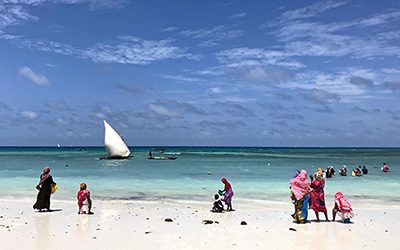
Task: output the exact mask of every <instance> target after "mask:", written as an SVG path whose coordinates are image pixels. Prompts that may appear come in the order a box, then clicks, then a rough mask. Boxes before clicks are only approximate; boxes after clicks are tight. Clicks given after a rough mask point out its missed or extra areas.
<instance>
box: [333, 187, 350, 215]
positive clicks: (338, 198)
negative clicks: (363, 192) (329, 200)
mask: <svg viewBox="0 0 400 250" xmlns="http://www.w3.org/2000/svg"><path fill="white" fill-rule="evenodd" d="M335 203H336V204H337V206H338V208H339V210H340V211H341V212H345V213H349V212H351V211H353V209H352V208H351V205H350V201H349V199H347V198H344V197H343V194H342V192H337V193H336V194H335Z"/></svg>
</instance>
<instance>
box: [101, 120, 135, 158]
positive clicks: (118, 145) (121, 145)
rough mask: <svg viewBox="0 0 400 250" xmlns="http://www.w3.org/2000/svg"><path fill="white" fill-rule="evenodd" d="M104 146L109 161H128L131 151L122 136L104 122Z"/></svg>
mask: <svg viewBox="0 0 400 250" xmlns="http://www.w3.org/2000/svg"><path fill="white" fill-rule="evenodd" d="M104 145H105V147H106V150H107V153H108V157H107V158H109V159H126V158H128V157H129V156H130V155H131V151H129V148H128V147H127V146H126V144H125V142H124V140H122V138H121V136H119V134H118V133H117V132H116V131H115V130H114V129H113V128H112V127H111V126H110V124H108V123H107V122H106V121H105V120H104Z"/></svg>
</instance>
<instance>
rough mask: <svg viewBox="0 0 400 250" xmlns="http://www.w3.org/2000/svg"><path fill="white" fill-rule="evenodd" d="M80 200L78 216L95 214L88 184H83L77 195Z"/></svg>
mask: <svg viewBox="0 0 400 250" xmlns="http://www.w3.org/2000/svg"><path fill="white" fill-rule="evenodd" d="M77 199H78V207H79V211H78V214H93V213H92V211H90V210H91V209H92V199H90V191H89V190H87V185H86V183H81V185H80V190H79V192H78V194H77Z"/></svg>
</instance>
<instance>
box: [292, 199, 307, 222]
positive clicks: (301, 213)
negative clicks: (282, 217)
mask: <svg viewBox="0 0 400 250" xmlns="http://www.w3.org/2000/svg"><path fill="white" fill-rule="evenodd" d="M294 209H295V213H294V214H293V218H294V219H295V220H296V222H297V223H306V222H307V217H308V194H306V195H304V196H303V198H301V199H300V200H295V201H294Z"/></svg>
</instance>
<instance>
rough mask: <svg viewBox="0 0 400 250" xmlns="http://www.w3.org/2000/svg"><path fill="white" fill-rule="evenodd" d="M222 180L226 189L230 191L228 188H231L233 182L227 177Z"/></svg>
mask: <svg viewBox="0 0 400 250" xmlns="http://www.w3.org/2000/svg"><path fill="white" fill-rule="evenodd" d="M221 181H222V183H224V184H225V187H224V191H228V189H230V188H231V184H230V183H229V182H228V180H227V179H226V178H225V177H223V178H222V179H221Z"/></svg>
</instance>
